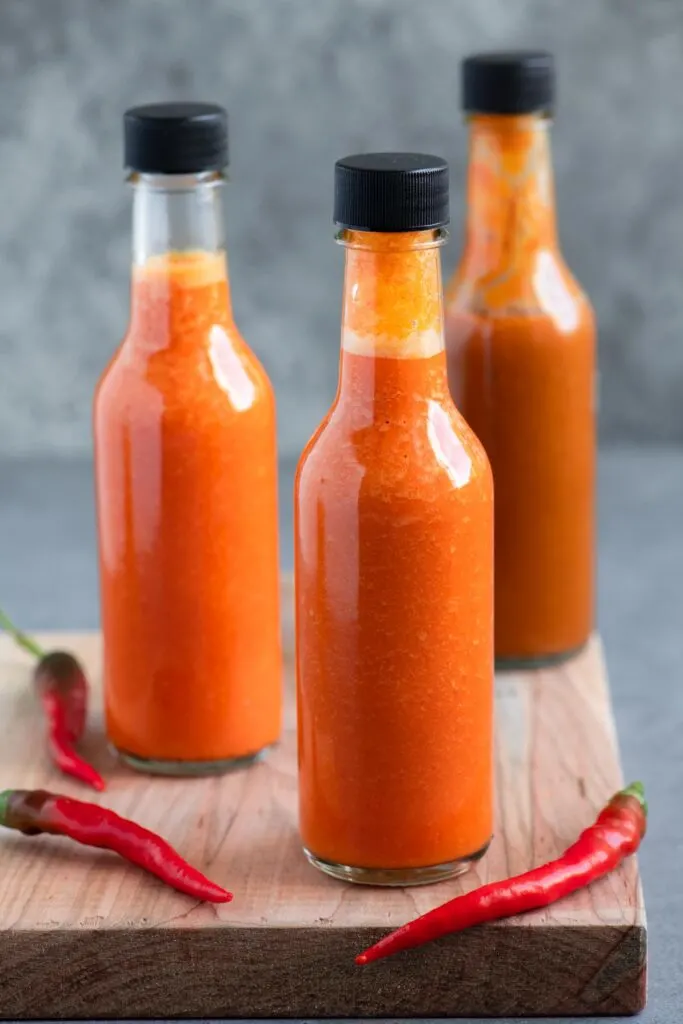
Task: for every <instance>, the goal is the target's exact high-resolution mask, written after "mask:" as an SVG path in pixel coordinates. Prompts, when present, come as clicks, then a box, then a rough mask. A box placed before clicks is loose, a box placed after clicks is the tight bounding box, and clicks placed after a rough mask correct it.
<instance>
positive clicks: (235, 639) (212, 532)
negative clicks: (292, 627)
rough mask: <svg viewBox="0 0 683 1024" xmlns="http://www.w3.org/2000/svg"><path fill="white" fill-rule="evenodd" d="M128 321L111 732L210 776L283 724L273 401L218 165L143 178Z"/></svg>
mask: <svg viewBox="0 0 683 1024" xmlns="http://www.w3.org/2000/svg"><path fill="white" fill-rule="evenodd" d="M131 180H132V182H133V186H134V200H133V268H132V299H131V317H130V323H129V327H128V330H127V332H126V335H125V338H124V340H123V342H122V344H121V346H120V347H119V349H118V351H117V352H116V353H115V355H114V357H113V359H112V361H111V363H110V365H109V367H108V368H107V370H106V372H105V374H104V375H103V377H102V379H101V381H100V383H99V385H98V389H97V393H96V397H95V410H94V431H95V469H96V490H97V514H98V536H99V555H100V581H101V603H102V627H103V638H104V685H105V706H106V726H107V733H108V737H109V740H110V743H111V744H112V746H113V747H114V748H115V749H116V750H117V751H118V753H119V754H120V755H121V757H122V758H123V759H124V760H125V761H126V762H127V763H128V764H130V765H131V766H132V767H134V768H137V769H139V770H143V771H147V772H153V773H161V774H175V775H195V774H212V773H216V772H222V771H225V770H227V769H229V768H232V767H237V766H241V765H244V764H247V763H249V762H250V761H252V760H254V759H255V758H257V757H259V756H260V755H261V754H262V753H263V752H264V751H265V750H267V749H268V747H270V746H271V745H272V744H273V743H274V742H275V741H276V740H277V738H278V736H279V732H280V721H281V679H282V664H281V656H280V632H279V580H278V553H277V482H276V481H277V462H276V439H275V403H274V397H273V391H272V388H271V385H270V382H269V381H268V378H267V376H266V374H265V372H264V371H263V369H262V367H261V365H260V364H259V362H258V361H257V359H256V357H255V356H254V355H253V353H252V352H251V351H250V350H249V348H248V347H247V345H246V343H245V342H244V340H243V339H242V337H241V335H240V334H239V331H238V330H237V327H236V326H235V323H234V320H233V317H232V311H231V304H230V292H229V285H228V276H227V263H226V258H225V249H224V241H223V218H222V208H221V184H222V178H221V176H220V175H218V174H213V173H212V174H202V175H173V176H164V175H133V176H132V179H131Z"/></svg>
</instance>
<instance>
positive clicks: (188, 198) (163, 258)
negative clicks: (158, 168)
mask: <svg viewBox="0 0 683 1024" xmlns="http://www.w3.org/2000/svg"><path fill="white" fill-rule="evenodd" d="M131 181H132V184H133V253H132V257H133V273H132V302H131V327H132V329H133V330H135V328H136V327H137V328H140V329H141V330H142V331H143V333H145V334H146V335H147V336H148V338H149V339H150V341H151V340H152V336H154V344H155V347H167V346H168V345H169V344H178V343H179V342H180V341H181V340H182V338H181V335H182V333H183V331H182V326H183V322H184V321H185V320H186V319H187V311H188V304H190V305H191V307H192V322H191V332H189V333H193V334H195V335H199V334H200V333H201V332H202V331H203V330H205V329H206V328H207V327H210V326H212V325H213V324H215V323H219V324H226V323H230V322H232V311H231V304H230V290H229V285H228V269H227V259H226V254H225V244H224V231H223V206H222V195H221V193H222V185H223V178H222V176H221V175H220V174H217V173H215V172H208V173H203V174H172V175H162V174H137V173H136V174H134V175H133V176H132V177H131ZM204 321H206V323H205V322H204ZM187 333H188V331H185V334H187Z"/></svg>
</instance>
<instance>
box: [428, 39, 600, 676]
mask: <svg viewBox="0 0 683 1024" xmlns="http://www.w3.org/2000/svg"><path fill="white" fill-rule="evenodd" d="M552 74H553V68H552V61H551V58H550V57H549V56H548V55H546V54H522V55H519V54H492V55H491V54H489V55H481V56H479V57H473V58H469V59H468V60H467V61H466V62H465V65H464V94H465V95H464V106H465V109H466V110H468V112H469V114H470V130H471V152H470V166H469V180H468V211H467V234H466V244H465V250H464V253H463V257H462V260H461V263H460V265H459V267H458V269H457V271H456V273H455V276H454V277H453V280H452V281H451V282H450V285H449V286H448V289H447V292H446V345H447V350H448V372H449V381H450V386H451V393H452V395H453V399H454V401H455V402H456V404H457V406H458V408H459V409H460V411H461V412H462V414H463V416H464V417H465V418H466V420H467V422H468V423H469V424H470V426H471V427H472V428H473V430H474V431H475V432H476V434H477V436H478V437H479V439H480V440H481V441H482V443H483V445H484V447H485V448H486V451H487V453H488V456H489V459H490V461H491V466H492V469H493V476H494V481H495V489H496V514H495V524H496V526H495V533H496V542H495V562H496V604H495V650H496V659H497V662H498V663H499V664H501V665H506V664H520V663H522V664H543V663H546V662H551V661H554V660H557V659H559V658H562V657H565V656H567V655H568V654H571V653H572V652H574V651H576V650H577V649H578V648H580V647H581V646H582V645H583V644H584V643H585V642H586V640H587V639H588V636H589V635H590V632H591V630H592V627H593V614H594V612H593V573H594V569H593V561H594V553H593V550H594V522H593V520H594V476H595V423H594V419H595V415H594V393H595V370H594V362H595V324H594V317H593V312H592V309H591V306H590V304H589V302H588V300H587V298H586V296H585V295H584V293H583V292H582V290H581V288H580V287H579V285H578V284H577V283H576V281H575V280H574V278H573V277H572V275H571V273H570V272H569V270H568V269H567V267H566V265H565V263H564V261H563V259H562V255H561V253H560V250H559V247H558V242H557V235H556V229H555V212H554V199H553V190H552V170H551V161H550V149H549V135H548V125H549V121H548V119H547V116H546V115H547V111H548V109H549V107H550V105H551V103H552V86H553V79H552ZM518 110H522V111H523V112H522V113H519V112H514V111H518ZM491 111H502V112H491Z"/></svg>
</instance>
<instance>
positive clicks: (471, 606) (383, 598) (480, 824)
mask: <svg viewBox="0 0 683 1024" xmlns="http://www.w3.org/2000/svg"><path fill="white" fill-rule="evenodd" d="M336 175H337V201H336V215H335V219H336V220H337V222H338V223H340V224H341V225H342V227H343V230H342V233H341V236H340V238H341V240H342V242H343V243H344V245H345V246H346V271H345V285H344V305H343V323H342V354H341V368H340V383H339V390H338V393H337V397H336V400H335V403H334V405H333V407H332V409H331V410H330V412H329V414H328V415H327V417H326V418H325V420H324V421H323V423H322V424H321V426H320V427H319V429H318V431H317V432H316V434H315V435H314V437H313V439H312V440H311V441H310V443H309V445H308V446H307V448H306V449H305V451H304V453H303V455H302V458H301V461H300V463H299V467H298V472H297V477H296V487H295V490H296V494H295V510H296V526H295V567H296V615H297V619H296V632H297V682H298V724H299V771H300V774H299V786H300V827H301V834H302V839H303V844H304V847H305V850H306V853H307V855H308V857H309V859H310V860H311V861H312V862H313V863H314V864H315V865H316V866H318V867H319V868H321V869H322V870H323V871H326V872H328V873H330V874H332V875H335V876H336V877H339V878H343V879H347V880H349V881H356V882H369V883H373V884H388V885H392V884H414V883H419V882H425V881H435V880H437V879H438V878H445V877H449V876H452V875H454V874H457V873H459V872H460V871H463V870H465V869H466V868H467V867H468V866H469V864H470V863H471V862H472V860H473V859H474V858H475V857H477V856H478V855H479V854H480V853H481V852H483V850H484V849H485V848H486V846H487V844H488V842H489V839H490V836H491V832H492V771H491V769H492V716H493V708H492V684H493V622H492V613H493V551H492V542H493V505H492V481H491V473H490V469H489V465H488V461H487V459H486V455H485V454H484V451H483V449H482V447H481V446H480V444H479V442H478V441H477V439H476V438H475V436H474V434H473V433H472V431H471V430H470V429H469V428H468V427H467V426H466V424H465V423H464V421H463V420H462V418H461V417H460V415H459V414H458V412H457V411H456V409H455V407H454V405H453V403H452V401H451V399H450V395H449V393H448V384H447V375H446V360H445V353H444V349H443V314H442V300H441V278H440V260H439V251H438V246H439V243H440V241H441V236H442V233H441V232H440V231H439V230H438V227H439V225H441V224H443V223H444V222H445V218H446V217H447V206H445V205H444V204H445V203H447V192H445V198H444V195H443V194H441V198H440V199H438V200H437V199H435V198H434V192H436V194H437V196H438V195H439V189H441V191H442V193H443V190H444V189H445V188H446V187H447V169H446V165H445V164H444V163H443V161H440V160H438V158H434V157H431V158H429V157H417V156H411V155H391V154H378V155H370V156H366V157H357V158H347V160H345V161H340V162H339V163H338V165H337V169H336ZM356 181H359V184H360V185H362V184H363V182H364V183H365V185H366V186H367V189H368V191H367V192H365V193H363V192H361V193H358V192H357V191H356V188H357V186H356V184H355V182H356ZM416 181H417V186H416V185H415V182H416ZM430 182H431V184H430ZM411 185H412V187H413V188H416V187H418V188H420V189H422V190H423V205H422V206H421V207H417V208H415V207H413V206H412V205H411V196H413V195H414V193H413V192H411V191H410V188H411ZM373 190H375V193H377V192H379V193H380V194H383V196H384V200H383V201H382V200H381V198H377V196H375V200H374V202H373V201H372V199H370V200H368V199H367V198H366V199H365V200H364V198H363V196H366V197H367V196H368V195H369V196H370V197H372V194H373ZM359 195H360V198H358V196H359ZM425 196H426V198H425ZM356 201H357V202H358V203H360V209H355V217H354V219H353V220H352V219H351V216H352V214H353V213H354V210H353V209H350V207H351V208H353V204H354V202H356ZM364 202H366V206H365V207H363V203H364ZM430 203H431V204H432V206H433V207H435V209H432V217H431V219H430V220H429V221H428V223H429V224H430V225H434V224H435V225H436V230H435V228H434V227H433V226H430V227H429V228H424V229H420V230H397V229H396V228H395V227H392V226H393V225H396V224H398V225H401V224H405V223H406V222H407V224H408V227H410V226H411V223H412V224H414V223H417V224H421V223H422V222H423V221H421V219H420V218H423V219H425V218H426V217H427V214H426V213H425V209H426V210H427V211H429V210H430V209H431V208H432V206H430ZM411 218H412V220H411ZM349 222H351V225H352V227H351V228H350V229H348V228H346V225H348V224H349ZM358 223H360V224H361V226H363V225H366V227H365V228H364V229H363V230H354V229H353V225H354V224H358Z"/></svg>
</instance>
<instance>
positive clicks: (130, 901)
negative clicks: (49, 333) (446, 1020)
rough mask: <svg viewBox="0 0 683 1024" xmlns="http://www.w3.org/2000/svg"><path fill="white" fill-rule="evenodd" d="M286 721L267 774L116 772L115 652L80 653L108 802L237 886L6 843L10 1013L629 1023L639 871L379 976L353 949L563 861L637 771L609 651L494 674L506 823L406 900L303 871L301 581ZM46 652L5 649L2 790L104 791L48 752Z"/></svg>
mask: <svg viewBox="0 0 683 1024" xmlns="http://www.w3.org/2000/svg"><path fill="white" fill-rule="evenodd" d="M283 588H284V608H285V624H284V630H285V646H286V655H287V657H286V676H287V680H286V685H287V712H286V729H285V733H284V736H283V740H282V743H281V745H280V746H279V748H278V749H277V750H275V751H274V752H273V753H272V754H271V755H270V756H269V758H268V759H267V761H265V762H263V763H262V764H259V765H256V766H254V767H252V768H250V769H248V770H245V771H241V772H236V773H234V774H232V775H228V776H224V777H222V778H218V779H197V780H189V781H181V780H175V779H151V778H145V777H144V776H141V775H136V774H134V773H133V772H130V771H128V770H126V769H125V768H123V767H122V766H120V765H118V764H117V763H116V762H115V761H114V759H113V758H112V757H111V756H110V755H109V753H108V752H107V749H106V746H105V740H104V736H103V732H102V721H101V714H100V706H101V701H100V692H99V683H98V680H99V665H100V640H99V637H98V636H97V635H94V634H87V635H84V634H68V635H67V634H61V635H54V636H46V637H44V638H43V639H44V641H45V643H47V644H50V645H52V644H58V645H59V646H62V647H71V648H72V649H73V650H75V651H77V652H78V653H79V654H80V655H81V656H82V657H83V659H84V661H85V663H86V664H87V666H88V668H89V670H90V672H91V678H92V680H93V682H94V684H95V690H96V692H95V697H94V704H95V707H94V709H93V714H92V717H91V728H90V732H89V736H88V739H87V742H86V743H84V745H83V752H84V753H85V754H86V756H88V757H89V758H90V759H91V760H92V761H93V762H94V763H95V764H96V766H97V767H98V768H99V769H100V771H101V772H102V773H103V774H104V775H105V776H106V777H107V779H108V781H109V788H108V790H107V792H106V793H105V794H103V795H102V797H101V798H98V797H96V799H101V802H102V803H105V804H107V805H108V806H110V807H112V808H114V809H115V810H116V811H118V812H119V813H120V814H123V815H126V816H128V817H133V818H135V819H136V820H137V821H139V822H140V823H142V824H144V825H146V826H147V827H149V828H152V829H154V830H156V831H158V832H160V833H161V834H163V835H164V836H165V837H166V838H167V839H169V840H170V842H171V843H173V844H174V845H175V846H176V847H177V848H178V849H179V850H180V851H181V852H182V853H183V854H184V855H185V856H186V857H187V858H188V859H189V860H191V861H192V862H193V863H194V864H196V865H197V866H198V867H200V868H202V869H203V870H205V871H206V873H207V874H209V875H210V877H212V878H213V879H215V880H216V881H217V882H219V883H220V884H221V885H224V886H226V887H227V888H229V889H231V890H233V891H234V893H235V899H234V901H233V902H232V903H231V904H228V905H226V906H222V907H218V908H217V907H214V906H208V905H205V904H197V903H195V902H193V901H192V900H191V899H188V897H186V896H183V895H181V894H179V893H175V892H173V891H171V890H170V889H167V888H165V887H164V886H163V885H161V884H160V883H159V882H157V881H156V880H155V879H153V878H151V877H148V876H147V875H145V874H144V873H143V872H141V871H140V870H137V869H135V868H133V867H129V866H127V865H126V864H124V863H123V862H122V861H121V860H120V859H118V858H117V857H115V856H113V855H111V854H107V853H103V852H96V851H90V850H86V849H84V848H82V847H78V846H76V845H75V844H73V843H70V842H69V841H67V840H62V839H55V838H52V837H47V836H46V837H39V838H31V839H29V838H26V837H23V836H21V835H18V834H15V833H12V832H9V831H7V832H6V831H2V832H1V834H0V1017H2V1018H4V1019H28V1018H53V1019H54V1018H61V1019H78V1018H90V1019H92V1018H105V1017H134V1018H144V1017H156V1018H161V1017H165V1018H169V1017H195V1018H196V1017H224V1018H225V1017H261V1018H263V1017H302V1018H311V1017H325V1016H332V1017H363V1016H366V1017H394V1018H397V1017H439V1016H446V1017H456V1016H475V1017H476V1016H508V1015H510V1016H513V1015H522V1016H526V1015H533V1014H538V1015H548V1016H550V1015H556V1014H565V1015H566V1014H571V1015H589V1014H631V1013H635V1012H637V1011H638V1010H639V1009H641V1008H642V1006H643V1004H644V1000H645V968H646V925H645V911H644V907H643V900H642V893H641V887H640V882H639V877H638V869H637V864H636V861H635V859H631V860H630V861H629V862H628V863H626V864H625V865H624V866H623V867H622V868H621V869H620V870H619V871H618V872H616V873H614V874H613V875H611V876H609V877H608V878H606V879H603V880H602V881H600V882H598V883H596V884H595V885H593V886H591V888H590V889H589V890H586V891H583V892H581V893H578V894H577V895H575V896H574V897H572V898H569V899H567V900H564V901H563V902H561V903H558V904H556V905H555V906H553V907H550V908H548V909H547V910H545V911H542V912H538V913H534V914H530V915H527V916H525V917H523V918H515V919H512V920H509V921H506V922H504V923H500V924H494V925H486V926H484V927H481V928H476V929H472V930H471V931H469V932H466V933H464V934H462V935H457V936H452V937H450V938H448V939H444V940H442V941H440V942H438V943H433V944H432V945H431V946H429V947H425V948H423V949H420V950H415V951H413V952H411V953H405V954H402V955H400V956H397V957H394V958H391V959H389V960H386V961H384V962H381V963H378V964H375V965H372V966H370V967H366V968H359V967H355V966H354V963H353V957H354V954H355V953H357V952H358V951H359V950H361V949H362V948H363V947H364V946H367V945H368V944H369V943H371V942H373V941H375V940H376V939H378V938H379V937H380V936H381V935H382V934H383V933H384V932H385V931H386V930H387V929H389V928H392V927H395V926H397V925H400V924H403V923H404V922H405V921H407V920H409V919H410V918H412V917H414V916H416V915H417V914H419V913H422V912H424V911H425V910H428V909H429V908H430V907H433V906H435V905H437V904H439V903H441V902H443V901H445V900H447V899H449V898H450V897H452V896H454V895H455V894H456V893H459V892H463V891H465V890H467V889H470V888H472V887H474V886H476V885H479V884H481V883H483V882H487V881H491V880H493V879H498V878H504V877H505V876H507V875H509V874H511V873H516V872H520V871H524V870H525V869H527V868H529V867H531V866H532V865H535V864H540V863H542V862H543V861H545V860H548V859H549V858H551V857H554V856H556V855H557V854H559V853H560V852H561V851H562V850H563V849H564V848H565V847H566V846H567V845H568V844H569V843H570V842H572V841H573V840H574V839H575V838H576V836H577V835H578V834H579V832H580V831H581V829H582V828H584V827H585V826H586V825H588V824H589V823H590V822H591V821H592V819H593V817H594V816H595V814H596V812H597V810H598V809H599V808H600V806H601V805H602V804H603V803H604V802H605V801H606V800H607V798H608V797H609V796H610V795H611V793H612V792H614V791H615V790H616V789H618V788H619V786H620V784H621V782H622V777H621V772H620V768H619V759H618V753H617V745H616V735H615V729H614V722H613V719H612V713H611V709H610V701H609V693H608V686H607V680H606V676H605V670H604V666H603V660H602V655H601V651H600V644H599V642H598V641H597V639H596V640H594V641H593V642H592V643H591V644H590V646H589V648H588V649H587V650H586V651H585V652H584V653H583V654H581V655H580V656H579V657H577V658H576V659H574V660H573V661H572V662H570V663H568V664H565V665H563V666H561V667H558V668H553V669H549V670H545V671H541V672H537V673H531V672H526V673H524V672H518V673H511V674H506V675H503V676H500V677H499V678H498V680H497V709H496V710H497V734H498V735H497V758H496V774H497V786H498V795H497V803H498V806H497V830H496V837H495V840H494V842H493V844H492V846H491V849H490V851H489V853H488V854H487V856H486V857H485V858H484V860H483V861H482V862H481V863H480V864H479V865H478V867H477V869H476V870H475V871H472V872H471V873H470V874H469V875H467V876H465V877H464V878H462V879H459V880H456V881H454V882H447V883H442V884H440V885H433V886H428V887H424V888H413V889H406V890H377V889H368V888H365V887H353V886H349V885H345V884H344V883H341V882H335V881H333V880H331V879H328V878H326V877H324V876H323V875H321V874H319V873H318V872H317V871H316V870H315V869H314V868H312V867H310V866H309V865H308V864H307V862H306V861H305V860H304V857H303V855H302V853H301V851H300V847H299V839H298V836H297V829H296V758H295V731H294V721H295V712H294V698H293V680H292V675H293V671H292V647H293V630H292V614H291V582H290V581H288V580H285V581H284V583H283ZM29 665H30V660H29V659H28V658H27V657H26V656H25V655H23V654H22V653H21V652H18V651H17V650H16V649H15V648H14V647H13V646H12V645H11V644H10V642H9V640H8V639H7V638H6V637H0V712H1V715H2V723H3V726H2V745H1V747H0V788H11V787H15V788H19V787H22V788H27V787H28V788H33V787H44V788H48V789H53V790H58V791H62V792H66V793H69V794H71V795H73V796H78V797H81V798H86V799H87V798H89V797H88V795H87V791H86V790H84V789H83V788H82V787H80V786H78V785H77V784H75V783H74V784H72V783H69V782H68V781H66V780H65V779H64V778H63V777H61V776H58V775H57V774H56V773H55V772H53V771H52V770H51V769H50V767H49V766H48V764H47V762H46V758H45V757H44V755H43V750H42V730H41V719H40V714H39V712H38V709H37V707H36V705H35V704H34V701H33V699H32V696H31V693H30V687H29Z"/></svg>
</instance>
